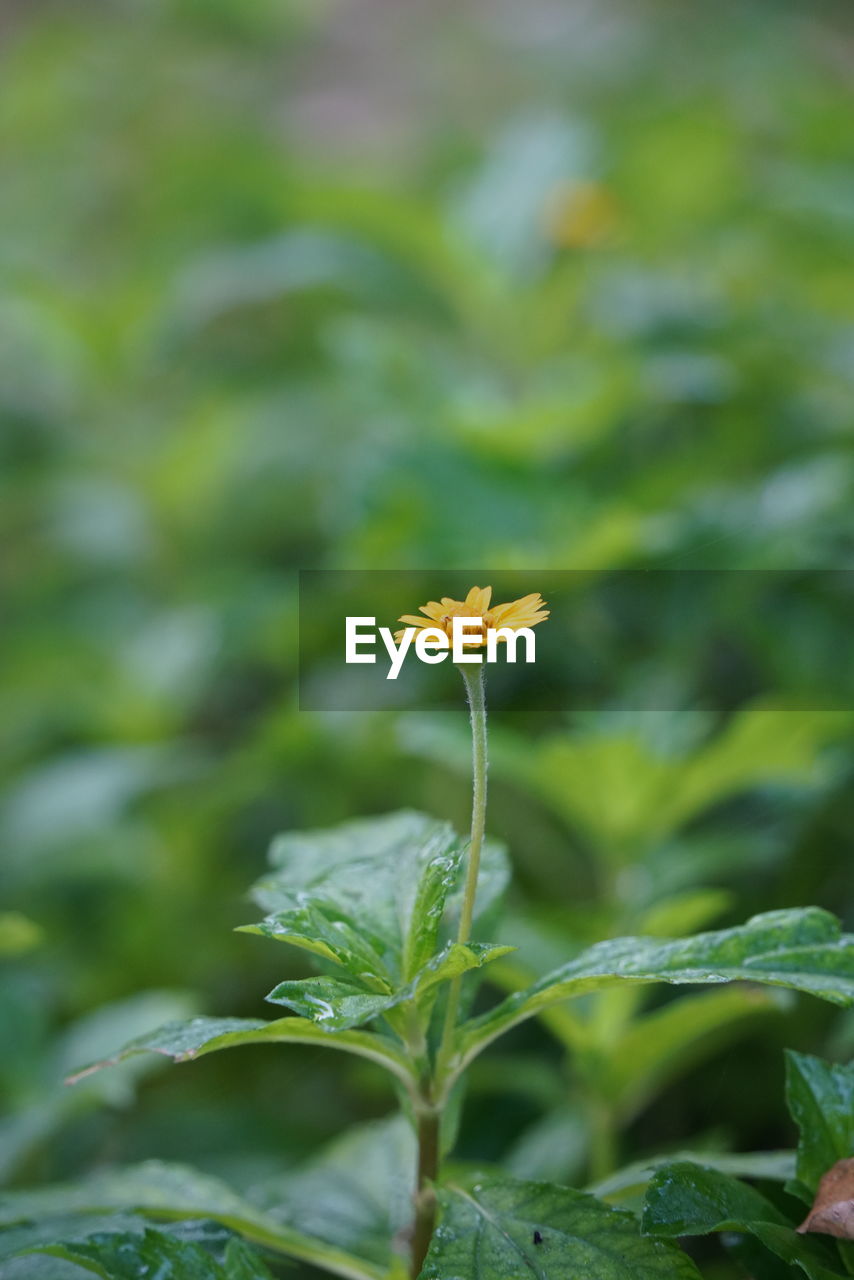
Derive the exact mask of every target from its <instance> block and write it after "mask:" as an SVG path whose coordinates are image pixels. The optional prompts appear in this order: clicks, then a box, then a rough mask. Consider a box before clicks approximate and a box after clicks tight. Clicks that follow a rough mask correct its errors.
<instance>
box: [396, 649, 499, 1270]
mask: <svg viewBox="0 0 854 1280" xmlns="http://www.w3.org/2000/svg"><path fill="white" fill-rule="evenodd" d="M460 671H461V673H462V677H463V680H464V681H465V686H466V694H467V695H468V702H469V710H470V712H471V732H472V811H471V839H470V841H469V850H468V866H467V868H466V883H465V890H464V892H463V905H462V910H461V911H460V924H459V929H458V930H457V941H458V942H460V943H463V944H464V943H466V942H468V940H469V937H470V936H471V927H472V921H473V919H474V904H475V896H476V894H477V878H478V873H479V871H480V851H481V848H482V847H483V831H484V826H485V823H486V698H485V694H484V680H483V665H482V664H479V665H477V666H474V664H472V665H470V666H469V665H466V666H461V668H460ZM461 985H462V975H460V976H458V977H456V978H454V979H453V981H452V982H451V983H450V985H449V989H448V1004H447V1008H446V1012H445V1024H444V1028H443V1031H442V1041H441V1044H440V1046H439V1052H438V1057H437V1062H436V1070H435V1075H434V1077H433V1079H432V1080H427V1081H424V1082H423V1086H422V1087H423V1096H422V1099H421V1105H420V1108H419V1109H418V1175H417V1181H416V1189H415V1221H414V1223H413V1227H412V1261H411V1268H410V1274H411V1277H412V1280H417V1277H418V1276H419V1275H420V1274H421V1270H422V1268H423V1266H424V1259H425V1258H426V1257H427V1251H428V1249H429V1248H430V1241H431V1239H432V1237H433V1231H434V1230H435V1227H436V1193H435V1191H434V1183H435V1182H436V1179H437V1178H438V1176H439V1162H440V1154H441V1153H440V1138H439V1135H440V1128H441V1120H442V1106H443V1102H444V1099H445V1094H444V1091H443V1090H442V1086H441V1081H442V1078H443V1075H444V1074H445V1072H446V1069H447V1064H448V1059H449V1057H450V1053H451V1045H452V1043H453V1037H454V1031H455V1030H456V1026H457V1018H458V1016H459V1008H460V989H461Z"/></svg>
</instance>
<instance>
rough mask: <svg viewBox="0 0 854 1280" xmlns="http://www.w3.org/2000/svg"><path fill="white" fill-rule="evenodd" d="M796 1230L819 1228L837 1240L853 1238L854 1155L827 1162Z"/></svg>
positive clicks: (818, 1229) (817, 1229)
mask: <svg viewBox="0 0 854 1280" xmlns="http://www.w3.org/2000/svg"><path fill="white" fill-rule="evenodd" d="M798 1231H799V1232H800V1233H801V1234H803V1233H804V1232H806V1231H820V1232H821V1233H822V1234H823V1235H826V1236H837V1237H838V1238H839V1239H840V1240H854V1158H852V1159H849V1160H837V1161H836V1164H834V1165H831V1167H830V1168H829V1169H828V1171H827V1173H826V1174H825V1175H824V1177H823V1178H822V1180H821V1182H820V1183H819V1184H818V1191H817V1192H816V1196H815V1200H814V1201H813V1206H812V1208H811V1209H810V1211H809V1213H808V1214H807V1216H806V1218H805V1219H804V1221H803V1222H802V1223H801V1225H800V1226H799V1227H798Z"/></svg>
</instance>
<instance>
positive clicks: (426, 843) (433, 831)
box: [252, 810, 460, 957]
mask: <svg viewBox="0 0 854 1280" xmlns="http://www.w3.org/2000/svg"><path fill="white" fill-rule="evenodd" d="M459 845H460V841H459V839H458V837H457V836H456V834H455V832H454V831H453V829H452V828H451V826H450V825H449V824H448V823H444V822H438V821H436V819H434V818H430V817H428V816H427V815H426V814H422V813H416V812H414V811H410V810H402V811H400V812H397V813H389V814H384V815H383V816H382V817H377V818H359V819H357V820H356V821H354V822H344V823H341V824H340V825H339V826H336V827H328V828H323V829H320V830H317V831H294V832H288V833H287V834H285V835H280V836H277V837H276V839H275V840H274V841H273V845H272V847H271V849H270V861H271V862H272V864H273V867H274V870H273V872H272V873H271V874H270V875H267V876H265V877H263V878H262V879H261V880H259V881H258V883H257V884H256V885H255V887H254V888H253V890H252V897H253V898H254V900H255V901H256V902H257V903H258V904H259V905H260V906H262V907H263V908H264V909H265V910H266V911H267V912H269V913H270V915H271V916H272V917H273V919H274V920H276V921H277V922H282V923H286V922H287V920H288V919H289V918H290V915H291V913H292V912H297V913H299V912H301V911H303V910H304V909H305V907H306V906H308V905H309V904H311V903H315V902H316V903H320V904H322V907H323V910H324V912H325V914H326V915H327V916H331V915H332V913H333V912H334V913H336V914H337V915H338V916H339V917H340V918H341V919H343V920H346V921H348V922H355V921H358V928H359V931H360V932H361V933H362V934H363V935H364V936H367V937H368V938H370V939H371V942H372V945H374V946H375V947H376V949H377V950H380V949H382V948H385V949H387V950H390V951H392V952H396V953H397V955H398V957H399V956H400V953H401V952H402V950H403V948H404V945H405V940H406V938H407V937H408V935H409V932H410V928H411V925H412V915H413V910H414V907H415V901H416V897H417V893H418V886H419V885H420V883H421V880H422V876H423V875H424V873H425V871H428V869H430V868H431V865H432V866H433V868H434V869H435V870H436V871H437V874H439V873H441V871H442V870H444V869H445V867H446V865H447V860H448V859H451V858H453V857H454V856H455V854H456V853H457V851H458V850H459ZM449 887H450V886H449Z"/></svg>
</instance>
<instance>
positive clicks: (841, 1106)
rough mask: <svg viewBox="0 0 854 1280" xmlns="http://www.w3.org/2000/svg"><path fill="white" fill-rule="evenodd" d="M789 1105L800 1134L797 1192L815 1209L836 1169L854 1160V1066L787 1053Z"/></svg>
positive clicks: (794, 1186)
mask: <svg viewBox="0 0 854 1280" xmlns="http://www.w3.org/2000/svg"><path fill="white" fill-rule="evenodd" d="M786 1102H787V1104H788V1107H789V1112H790V1113H791V1116H792V1119H793V1120H794V1121H795V1123H796V1124H797V1126H798V1129H799V1130H800V1139H799V1141H798V1160H797V1169H796V1178H795V1180H794V1181H793V1182H792V1184H791V1190H792V1191H794V1192H795V1194H797V1195H800V1196H801V1198H802V1199H804V1200H805V1201H806V1203H807V1204H811V1203H812V1199H813V1196H814V1195H815V1192H816V1191H817V1189H818V1184H819V1182H820V1181H821V1178H822V1176H823V1175H824V1174H825V1173H827V1171H828V1169H829V1168H830V1166H831V1165H833V1164H835V1163H836V1161H837V1160H843V1159H845V1158H846V1157H848V1156H850V1155H852V1154H854V1063H852V1064H850V1065H847V1066H843V1065H841V1064H839V1063H832V1062H824V1061H822V1059H821V1058H813V1057H811V1056H810V1055H809V1054H806V1053H794V1052H792V1051H787V1053H786Z"/></svg>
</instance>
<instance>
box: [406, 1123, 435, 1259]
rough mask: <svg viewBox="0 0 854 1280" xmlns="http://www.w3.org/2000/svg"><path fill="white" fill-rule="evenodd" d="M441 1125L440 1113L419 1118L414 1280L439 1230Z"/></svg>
mask: <svg viewBox="0 0 854 1280" xmlns="http://www.w3.org/2000/svg"><path fill="white" fill-rule="evenodd" d="M440 1121H441V1115H440V1112H439V1111H438V1110H436V1109H434V1108H432V1107H431V1108H429V1109H425V1110H423V1111H421V1112H420V1113H419V1116H418V1176H417V1182H416V1191H415V1221H414V1223H413V1227H412V1261H411V1264H410V1275H411V1277H412V1280H418V1276H419V1275H420V1274H421V1269H422V1267H423V1266H424V1259H425V1258H426V1257H427V1250H428V1249H429V1248H430V1241H431V1240H432V1239H433V1231H434V1229H435V1227H436V1192H435V1190H434V1185H433V1184H434V1183H435V1182H436V1179H437V1178H438V1176H439V1126H440Z"/></svg>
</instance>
